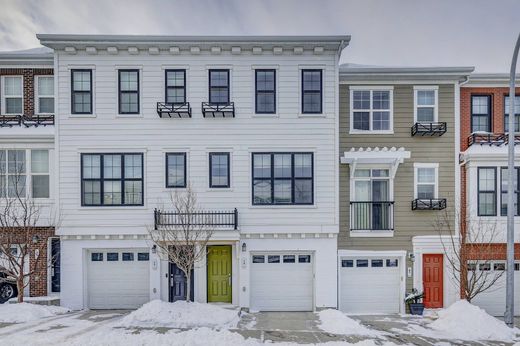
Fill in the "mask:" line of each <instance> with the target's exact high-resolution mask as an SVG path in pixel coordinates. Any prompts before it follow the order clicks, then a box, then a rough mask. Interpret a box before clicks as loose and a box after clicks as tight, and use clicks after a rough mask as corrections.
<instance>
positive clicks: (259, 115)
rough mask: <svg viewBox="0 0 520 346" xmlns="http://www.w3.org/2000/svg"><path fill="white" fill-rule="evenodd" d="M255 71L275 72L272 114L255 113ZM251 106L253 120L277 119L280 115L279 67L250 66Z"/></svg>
mask: <svg viewBox="0 0 520 346" xmlns="http://www.w3.org/2000/svg"><path fill="white" fill-rule="evenodd" d="M256 70H275V78H274V82H275V85H274V98H275V105H274V113H257V112H256V92H255V91H256ZM251 71H252V72H253V73H252V74H251V95H252V97H251V104H252V105H253V106H252V107H251V109H252V110H253V113H252V117H253V118H279V117H280V113H279V111H278V109H279V100H280V99H279V86H280V82H279V79H280V66H279V65H251Z"/></svg>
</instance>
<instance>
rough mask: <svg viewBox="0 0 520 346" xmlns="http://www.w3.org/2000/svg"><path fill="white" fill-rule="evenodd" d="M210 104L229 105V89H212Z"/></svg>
mask: <svg viewBox="0 0 520 346" xmlns="http://www.w3.org/2000/svg"><path fill="white" fill-rule="evenodd" d="M209 102H211V103H228V102H229V99H228V88H223V87H212V88H211V89H210V96H209Z"/></svg>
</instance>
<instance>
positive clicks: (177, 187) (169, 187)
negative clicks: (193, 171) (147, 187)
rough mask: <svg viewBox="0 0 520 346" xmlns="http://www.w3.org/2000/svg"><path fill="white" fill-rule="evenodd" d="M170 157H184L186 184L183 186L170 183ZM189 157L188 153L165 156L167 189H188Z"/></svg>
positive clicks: (174, 153)
mask: <svg viewBox="0 0 520 346" xmlns="http://www.w3.org/2000/svg"><path fill="white" fill-rule="evenodd" d="M170 156H183V159H184V184H182V185H174V184H171V183H170V179H169V176H170V175H169V172H168V168H169V158H170ZM186 164H187V155H186V153H184V152H169V153H166V155H165V166H166V168H165V174H166V188H168V189H182V188H186V186H187V185H186V183H187V180H188V176H187V172H188V171H187V166H186Z"/></svg>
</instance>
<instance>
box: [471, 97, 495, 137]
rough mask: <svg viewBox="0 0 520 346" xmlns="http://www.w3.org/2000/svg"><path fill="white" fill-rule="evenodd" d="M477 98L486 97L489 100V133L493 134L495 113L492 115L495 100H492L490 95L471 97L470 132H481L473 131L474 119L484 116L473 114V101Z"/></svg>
mask: <svg viewBox="0 0 520 346" xmlns="http://www.w3.org/2000/svg"><path fill="white" fill-rule="evenodd" d="M476 97H486V98H487V99H488V113H487V117H488V127H489V130H488V131H487V132H493V113H492V110H493V107H492V102H493V99H492V97H491V95H488V94H472V95H471V100H470V112H471V118H470V130H471V133H474V132H478V131H480V130H478V131H473V117H481V116H483V115H482V114H475V113H473V99H474V98H476Z"/></svg>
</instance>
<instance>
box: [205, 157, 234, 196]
mask: <svg viewBox="0 0 520 346" xmlns="http://www.w3.org/2000/svg"><path fill="white" fill-rule="evenodd" d="M229 175H230V169H229V153H209V187H211V188H226V187H229V186H230V177H229Z"/></svg>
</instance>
